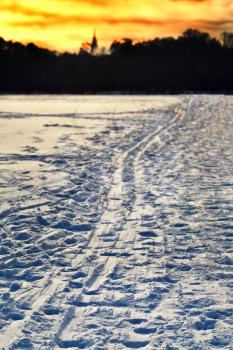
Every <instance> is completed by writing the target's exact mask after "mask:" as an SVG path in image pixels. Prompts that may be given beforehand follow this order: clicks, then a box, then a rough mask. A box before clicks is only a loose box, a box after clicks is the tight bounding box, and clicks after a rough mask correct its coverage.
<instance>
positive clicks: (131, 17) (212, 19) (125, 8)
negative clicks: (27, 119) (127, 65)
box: [0, 0, 233, 51]
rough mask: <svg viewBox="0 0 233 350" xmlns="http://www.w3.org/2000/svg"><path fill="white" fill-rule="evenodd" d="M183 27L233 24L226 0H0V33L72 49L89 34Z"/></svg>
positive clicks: (103, 37) (113, 35)
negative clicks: (95, 31) (94, 30)
mask: <svg viewBox="0 0 233 350" xmlns="http://www.w3.org/2000/svg"><path fill="white" fill-rule="evenodd" d="M187 27H195V28H198V29H200V30H202V29H203V30H208V31H210V32H211V33H212V34H214V35H219V33H220V32H222V31H224V30H233V2H232V1H231V0H218V1H216V0H163V1H162V2H161V0H144V1H143V3H142V1H141V0H112V1H108V0H50V1H47V0H33V2H32V1H31V0H1V3H0V36H3V37H5V38H6V39H14V40H19V41H22V42H28V41H34V42H36V43H38V42H40V43H41V42H42V43H44V45H45V46H48V47H50V48H54V49H58V50H71V51H75V50H77V49H78V47H79V46H80V45H81V42H82V41H87V40H90V39H91V35H92V32H93V28H95V29H96V30H97V34H98V36H99V39H100V41H101V42H102V44H104V45H108V44H110V43H111V41H112V40H114V39H120V38H123V37H132V38H133V39H135V40H143V39H148V38H153V37H155V36H169V35H178V34H180V32H181V31H183V30H184V29H186V28H187Z"/></svg>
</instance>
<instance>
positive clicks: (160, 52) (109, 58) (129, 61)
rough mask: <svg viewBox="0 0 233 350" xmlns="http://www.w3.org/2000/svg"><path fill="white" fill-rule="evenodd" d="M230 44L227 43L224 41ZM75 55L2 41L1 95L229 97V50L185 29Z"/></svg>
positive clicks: (232, 82) (232, 85) (232, 54)
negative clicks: (222, 95) (118, 94)
mask: <svg viewBox="0 0 233 350" xmlns="http://www.w3.org/2000/svg"><path fill="white" fill-rule="evenodd" d="M228 41H229V40H228ZM94 43H95V50H93V47H92V46H91V44H90V45H84V46H83V47H82V48H81V50H80V52H79V53H78V54H71V53H67V52H66V53H62V54H61V53H57V52H55V51H50V50H48V49H43V48H40V47H38V46H36V45H35V44H33V43H30V44H28V45H23V44H21V43H18V42H12V41H5V40H4V39H2V38H0V67H1V79H0V92H1V93H8V92H9V93H104V92H106V93H107V92H108V93H111V92H122V93H171V94H174V93H188V92H196V93H207V92H209V93H232V92H233V64H232V63H233V47H232V46H231V45H230V46H229V45H227V46H226V45H224V41H223V43H221V42H220V41H218V40H217V39H215V38H213V37H211V36H210V35H209V34H208V33H205V32H200V31H198V30H195V29H187V30H186V31H185V32H184V33H183V34H182V35H181V36H179V37H178V38H177V39H175V38H173V37H168V38H155V39H153V40H148V41H142V42H136V43H134V42H133V41H132V40H131V39H128V38H127V39H123V40H121V41H114V42H113V43H112V44H111V47H110V49H109V50H108V51H107V52H104V51H103V52H98V48H97V41H96V38H95V42H94Z"/></svg>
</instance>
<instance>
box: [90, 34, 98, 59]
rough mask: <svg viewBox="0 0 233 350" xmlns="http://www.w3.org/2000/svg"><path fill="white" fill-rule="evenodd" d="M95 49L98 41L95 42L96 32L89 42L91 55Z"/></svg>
mask: <svg viewBox="0 0 233 350" xmlns="http://www.w3.org/2000/svg"><path fill="white" fill-rule="evenodd" d="M97 49H98V41H97V37H96V31H95V30H94V32H93V38H92V41H91V54H94V53H95V51H96V50H97Z"/></svg>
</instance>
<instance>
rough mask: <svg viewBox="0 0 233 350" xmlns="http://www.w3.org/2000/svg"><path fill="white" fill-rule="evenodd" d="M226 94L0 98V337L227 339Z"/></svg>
mask: <svg viewBox="0 0 233 350" xmlns="http://www.w3.org/2000/svg"><path fill="white" fill-rule="evenodd" d="M232 112H233V97H232V96H167V97H161V96H31V97H29V96H1V97H0V205H1V209H0V242H1V245H0V349H1V350H3V349H5V350H6V349H9V350H10V349H42V350H44V349H48V350H50V349H56V350H59V349H91V350H104V349H106V350H118V349H119V350H121V349H126V350H127V349H144V350H148V349H152V350H157V349H162V350H163V349H164V350H178V349H179V350H185V349H192V350H202V349H211V350H212V349H233V336H232V334H233V291H232V290H233V246H232V241H233V157H232V154H233V137H232V135H233V119H232Z"/></svg>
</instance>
